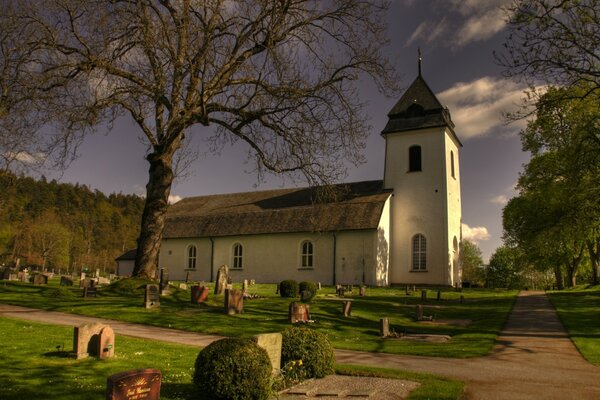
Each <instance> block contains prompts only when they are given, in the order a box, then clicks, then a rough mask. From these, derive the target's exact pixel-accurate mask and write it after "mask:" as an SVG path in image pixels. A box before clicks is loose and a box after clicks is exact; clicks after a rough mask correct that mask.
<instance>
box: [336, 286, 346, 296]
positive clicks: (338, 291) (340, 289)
mask: <svg viewBox="0 0 600 400" xmlns="http://www.w3.org/2000/svg"><path fill="white" fill-rule="evenodd" d="M345 292H346V289H344V287H343V286H342V285H336V287H335V293H336V294H337V295H338V296H340V297H344V293H345Z"/></svg>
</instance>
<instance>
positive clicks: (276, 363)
mask: <svg viewBox="0 0 600 400" xmlns="http://www.w3.org/2000/svg"><path fill="white" fill-rule="evenodd" d="M254 340H255V341H256V344H258V345H259V346H260V347H262V348H263V349H265V350H266V351H267V354H268V355H269V360H271V366H272V367H273V373H274V374H275V373H277V372H278V371H279V369H280V368H281V345H282V343H283V337H282V336H281V333H263V334H261V335H256V336H254Z"/></svg>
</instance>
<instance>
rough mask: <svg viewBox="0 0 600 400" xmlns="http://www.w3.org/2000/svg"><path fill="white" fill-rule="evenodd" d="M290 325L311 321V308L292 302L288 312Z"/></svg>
mask: <svg viewBox="0 0 600 400" xmlns="http://www.w3.org/2000/svg"><path fill="white" fill-rule="evenodd" d="M288 318H289V321H290V323H292V324H295V323H297V322H307V321H308V320H310V306H309V305H308V304H304V303H298V302H295V301H293V302H291V303H290V307H289V310H288Z"/></svg>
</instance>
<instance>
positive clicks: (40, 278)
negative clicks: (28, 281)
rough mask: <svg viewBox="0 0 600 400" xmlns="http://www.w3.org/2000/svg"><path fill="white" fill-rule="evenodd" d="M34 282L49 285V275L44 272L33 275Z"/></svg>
mask: <svg viewBox="0 0 600 400" xmlns="http://www.w3.org/2000/svg"><path fill="white" fill-rule="evenodd" d="M33 284H34V285H47V284H48V275H44V274H35V275H33Z"/></svg>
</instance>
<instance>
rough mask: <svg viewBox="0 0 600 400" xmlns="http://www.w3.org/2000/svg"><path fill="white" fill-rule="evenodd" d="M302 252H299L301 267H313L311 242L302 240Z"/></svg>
mask: <svg viewBox="0 0 600 400" xmlns="http://www.w3.org/2000/svg"><path fill="white" fill-rule="evenodd" d="M301 250H302V253H301V256H300V258H301V267H302V268H312V267H313V244H312V242H309V241H308V240H307V241H304V242H302V249H301Z"/></svg>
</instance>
